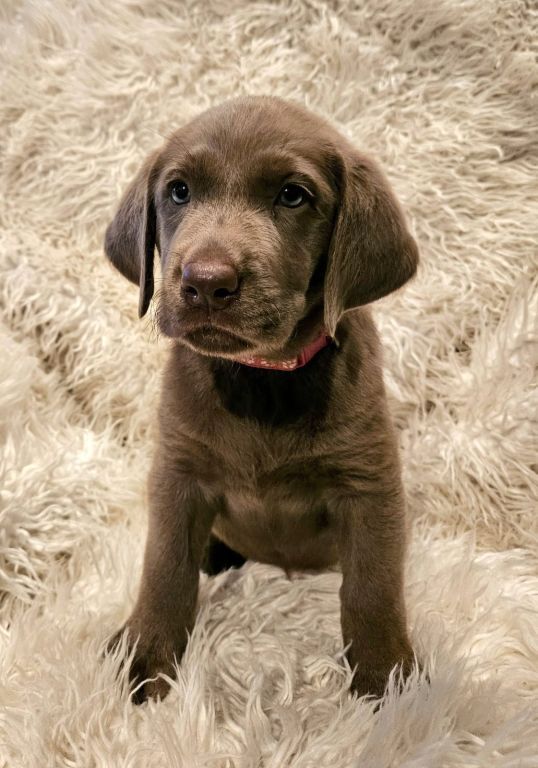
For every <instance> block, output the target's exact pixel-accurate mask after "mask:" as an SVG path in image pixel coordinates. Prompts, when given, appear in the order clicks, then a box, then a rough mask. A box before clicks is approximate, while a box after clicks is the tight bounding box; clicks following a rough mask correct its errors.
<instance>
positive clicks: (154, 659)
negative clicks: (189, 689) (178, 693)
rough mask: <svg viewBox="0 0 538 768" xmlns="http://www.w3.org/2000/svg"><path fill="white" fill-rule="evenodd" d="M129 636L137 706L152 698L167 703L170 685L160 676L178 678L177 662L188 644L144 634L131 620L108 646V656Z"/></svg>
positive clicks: (158, 634) (127, 641) (154, 633)
mask: <svg viewBox="0 0 538 768" xmlns="http://www.w3.org/2000/svg"><path fill="white" fill-rule="evenodd" d="M124 635H126V643H127V652H126V655H129V656H131V658H132V661H131V662H130V666H129V682H130V685H131V689H132V691H133V694H132V698H133V702H134V703H135V704H143V703H144V702H145V701H146V699H148V698H161V699H164V697H165V696H166V694H167V693H168V691H169V689H170V684H169V683H168V682H167V681H166V680H165V679H164V678H163V677H161V676H160V675H161V674H165V675H167V676H168V677H175V666H174V663H175V661H177V662H179V661H180V660H181V657H182V655H183V651H184V644H182V643H178V642H174V641H172V640H170V639H168V638H167V639H165V638H164V636H163V634H162V633H159V632H155V631H153V632H151V633H150V634H149V633H147V632H144V631H141V630H140V628H139V624H138V623H137V622H134V621H132V620H129V621H128V622H127V623H126V624H125V626H124V627H123V628H122V629H120V630H119V632H116V634H115V635H114V636H113V637H112V638H111V639H110V640H109V641H108V643H107V652H109V653H110V652H113V651H115V650H116V648H117V647H118V645H119V644H120V643H121V641H122V638H123V636H124ZM131 654H132V655H131Z"/></svg>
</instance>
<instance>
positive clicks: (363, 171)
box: [325, 149, 418, 336]
mask: <svg viewBox="0 0 538 768" xmlns="http://www.w3.org/2000/svg"><path fill="white" fill-rule="evenodd" d="M333 168H334V175H335V179H336V184H337V187H338V189H339V197H340V200H339V207H338V211H337V214H336V219H335V223H334V228H333V233H332V238H331V242H330V245H329V254H328V263H327V271H326V276H325V324H326V327H327V330H328V332H329V333H330V334H331V336H332V335H334V332H335V330H336V326H337V324H338V321H339V319H340V317H341V316H342V314H343V313H344V312H346V311H347V310H348V309H353V308H354V307H360V306H361V305H363V304H368V303H370V302H371V301H375V300H376V299H379V298H381V296H386V295H387V294H388V293H391V292H392V291H395V290H396V289H397V288H399V287H400V286H402V285H403V284H404V283H405V282H407V280H409V279H410V278H411V277H412V276H413V275H414V274H415V272H416V268H417V264H418V249H417V246H416V243H415V241H414V240H413V238H412V237H411V235H410V234H409V232H408V231H407V228H406V225H405V221H404V218H403V214H402V212H401V210H400V206H399V205H398V203H397V201H396V198H395V197H394V195H393V193H392V192H391V189H390V187H389V184H388V182H387V180H386V179H385V177H384V176H383V174H382V173H381V171H380V170H379V168H378V167H377V166H376V165H375V163H373V162H372V161H371V160H370V159H368V158H367V157H364V156H363V155H360V154H359V153H358V152H356V151H355V150H352V149H346V150H345V152H343V153H341V154H340V153H339V155H338V156H337V157H333Z"/></svg>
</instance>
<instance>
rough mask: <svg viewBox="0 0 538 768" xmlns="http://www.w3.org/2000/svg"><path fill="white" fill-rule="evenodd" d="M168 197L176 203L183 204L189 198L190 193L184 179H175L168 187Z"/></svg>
mask: <svg viewBox="0 0 538 768" xmlns="http://www.w3.org/2000/svg"><path fill="white" fill-rule="evenodd" d="M170 197H171V198H172V200H173V201H174V203H175V204H176V205H185V203H188V202H189V200H190V199H191V193H190V190H189V188H188V186H187V185H186V184H185V182H184V181H175V182H174V183H173V184H172V187H171V189H170Z"/></svg>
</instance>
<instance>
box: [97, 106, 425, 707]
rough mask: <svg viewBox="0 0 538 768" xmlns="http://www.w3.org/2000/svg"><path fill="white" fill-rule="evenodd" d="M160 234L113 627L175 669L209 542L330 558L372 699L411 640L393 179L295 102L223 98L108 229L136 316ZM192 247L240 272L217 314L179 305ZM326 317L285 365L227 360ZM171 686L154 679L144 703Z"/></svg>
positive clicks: (267, 555) (147, 658)
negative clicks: (135, 301)
mask: <svg viewBox="0 0 538 768" xmlns="http://www.w3.org/2000/svg"><path fill="white" fill-rule="evenodd" d="M178 180H182V181H185V182H187V183H188V186H189V188H190V190H191V200H190V202H189V203H188V204H186V205H181V206H177V205H175V204H174V203H173V202H172V201H171V200H170V185H171V184H173V183H174V182H176V181H178ZM285 183H296V184H300V185H303V186H304V187H305V188H306V189H307V190H308V192H309V194H311V197H309V199H308V203H307V204H305V205H302V206H300V207H298V208H296V209H293V210H292V209H289V208H283V207H282V205H280V204H278V203H277V202H275V201H277V200H278V199H279V197H278V195H279V190H280V189H281V188H282V186H283V185H284V184H285ZM155 247H157V249H158V251H159V254H160V259H161V270H162V276H163V281H162V288H161V290H160V291H159V294H158V297H157V306H156V315H157V321H158V324H159V327H160V329H161V331H162V332H163V333H164V334H165V335H167V336H169V337H170V338H171V339H173V343H172V346H171V350H170V358H169V361H168V365H167V367H166V371H165V374H164V380H163V387H162V396H161V402H160V406H159V440H158V445H157V448H156V452H155V458H154V462H153V467H152V469H151V473H150V479H149V502H150V509H149V533H148V538H147V544H146V553H145V561H144V570H143V575H142V583H141V587H140V593H139V597H138V601H137V603H136V606H135V609H134V611H133V613H132V615H131V617H130V619H129V620H128V622H127V625H126V628H127V629H128V631H129V636H130V638H131V640H134V639H137V638H138V645H137V648H136V652H135V660H134V663H133V666H132V668H131V676H132V678H133V679H135V678H136V679H140V680H142V679H146V678H148V677H155V676H157V674H158V673H159V672H165V673H167V674H169V675H171V674H173V663H174V660H177V661H179V660H180V659H181V656H182V654H183V652H184V649H185V645H186V642H187V633H189V632H190V631H191V630H192V628H193V625H194V621H195V613H196V601H197V590H198V579H199V569H200V567H201V566H202V565H203V562H204V553H206V551H207V547H208V543H209V542H213V543H215V542H222V543H223V544H222V547H224V545H227V547H229V549H230V550H233V552H230V554H231V555H232V554H234V553H239V554H238V557H239V555H240V556H242V557H243V558H252V559H256V560H260V561H262V562H267V563H273V564H275V565H278V566H281V567H282V568H284V569H286V570H288V571H290V570H293V569H320V568H325V567H327V566H330V565H333V564H335V563H337V562H339V563H340V564H341V567H342V572H343V582H342V588H341V602H342V608H341V614H342V633H343V640H344V643H345V644H346V645H347V644H350V646H349V650H348V652H347V655H348V659H349V662H350V664H351V666H352V667H356V670H355V673H354V677H353V689H354V690H355V691H357V692H358V693H359V694H366V693H369V694H372V695H375V696H381V695H382V694H383V691H384V688H385V685H386V683H387V679H388V675H389V672H390V670H391V669H392V668H393V667H394V665H396V664H401V665H402V668H403V672H404V674H405V673H408V672H409V670H410V669H411V666H412V663H413V653H412V649H411V646H410V643H409V640H408V635H407V628H406V616H405V607H404V599H403V588H402V569H403V559H404V553H405V540H406V526H405V502H404V494H403V490H402V483H401V476H400V475H401V473H400V464H399V458H398V450H397V441H396V437H395V434H394V430H393V427H392V425H391V421H390V417H389V414H388V412H387V406H386V398H385V391H384V387H383V377H382V368H381V352H380V345H379V341H378V336H377V333H376V330H375V327H374V324H373V321H372V318H371V315H370V312H369V310H368V308H367V307H366V306H365V305H366V304H368V303H370V302H371V301H373V300H375V299H377V298H379V297H380V296H384V295H386V294H387V293H390V292H391V291H393V290H396V289H397V288H399V287H400V286H401V285H403V284H404V283H405V282H406V281H407V280H408V279H409V278H411V277H412V275H413V274H414V272H415V270H416V266H417V261H418V254H417V249H416V245H415V243H414V241H413V239H412V237H411V236H410V235H409V233H408V231H407V229H406V226H405V223H404V220H403V217H402V214H401V212H400V209H399V206H398V204H397V202H396V201H395V199H394V197H393V195H392V192H391V191H390V188H389V186H388V184H387V182H386V180H385V179H384V177H383V176H382V174H381V172H380V171H379V169H378V168H377V167H376V165H375V164H374V163H373V162H372V161H371V160H370V159H368V158H366V157H365V156H363V155H362V154H360V153H359V152H357V151H356V150H355V149H354V148H353V147H352V146H351V145H350V144H349V143H348V142H347V141H346V140H345V139H344V138H343V137H342V136H341V135H340V134H339V133H337V132H336V131H335V130H334V129H333V128H332V127H331V126H330V125H328V124H327V123H326V122H325V121H323V120H321V119H320V118H318V117H316V116H314V115H312V114H311V113H310V112H307V111H306V110H304V109H302V108H301V107H299V106H297V105H294V104H289V103H287V102H283V101H281V100H278V99H273V98H266V97H258V98H244V99H238V100H234V101H232V102H227V103H226V104H224V105H221V106H220V107H217V108H214V109H212V110H208V111H207V112H205V113H204V114H203V115H201V116H200V117H198V118H196V119H195V120H193V121H192V122H191V123H189V124H188V125H187V126H185V127H184V128H182V129H180V130H179V131H178V132H177V133H175V134H174V135H173V136H172V137H171V138H170V140H169V141H167V142H166V144H165V145H164V147H163V148H161V149H160V150H158V151H156V152H154V153H153V154H152V155H151V156H150V158H149V159H148V160H147V161H146V163H145V164H144V166H143V167H142V169H141V171H140V172H139V174H138V175H137V177H136V178H135V180H134V181H133V183H132V184H131V186H130V188H129V189H128V190H127V192H126V193H125V195H124V198H123V200H122V202H121V204H120V207H119V210H118V212H117V214H116V216H115V218H114V220H113V222H112V223H111V225H110V226H109V228H108V230H107V234H106V244H105V250H106V253H107V256H108V257H109V259H110V260H111V261H112V263H113V264H114V265H115V266H116V267H117V268H118V269H119V270H120V271H121V272H122V273H123V274H124V275H125V276H126V277H127V278H128V279H130V280H132V281H134V282H137V283H139V284H140V297H141V298H140V313H141V314H144V312H145V311H146V310H147V308H148V306H149V303H150V300H151V296H152V293H153V255H154V249H155ZM193 260H194V261H195V262H196V263H204V264H213V263H215V262H218V261H219V260H226V261H227V263H230V264H232V265H233V267H234V269H235V270H236V271H237V274H238V276H239V280H240V283H239V285H240V288H239V290H238V292H237V294H234V295H233V296H232V297H230V301H229V302H228V303H227V304H226V306H225V307H224V308H222V309H219V310H218V311H217V310H215V311H213V310H209V309H208V308H207V307H206V308H204V307H193V306H190V305H188V303H187V302H186V301H185V296H184V294H183V293H182V291H181V290H180V286H181V285H182V282H181V281H182V275H183V271H184V268H185V265H186V264H187V263H192V262H193ZM348 310H353V311H352V312H348ZM344 313H345V314H344ZM323 327H325V328H326V329H327V330H328V331H329V333H330V335H331V336H332V337H333V339H334V342H333V343H332V344H330V345H329V346H327V347H326V348H325V349H323V350H322V351H321V352H319V353H318V354H317V355H316V356H315V357H314V358H313V359H312V360H311V361H310V362H309V363H308V364H307V365H306V366H305V367H303V368H300V369H298V370H296V371H293V372H288V371H286V372H282V371H274V370H257V369H252V368H247V367H246V366H244V365H241V364H239V363H238V362H237V358H238V357H240V356H241V355H244V354H248V355H259V356H263V357H264V358H266V359H269V360H275V361H277V360H281V359H284V358H289V357H292V356H294V355H296V354H297V353H298V352H299V351H300V350H301V349H302V348H303V347H304V346H305V345H306V344H308V343H309V342H310V341H312V339H314V338H315V337H316V336H317V335H318V334H319V332H320V330H321V329H322V328H323ZM224 549H226V547H224ZM239 561H240V560H239ZM233 562H236V561H235V560H234V561H233ZM224 565H225V563H224ZM116 641H117V638H115V640H114V642H116ZM167 688H168V685H167V684H166V682H165V681H164V680H163V679H162V678H160V677H158V678H157V679H155V680H153V681H151V682H147V683H146V684H145V685H144V686H143V687H142V688H141V689H140V690H139V692H138V694H137V696H138V700H139V701H140V700H143V699H144V698H145V697H146V696H148V695H155V694H159V695H164V694H165V693H166V691H167Z"/></svg>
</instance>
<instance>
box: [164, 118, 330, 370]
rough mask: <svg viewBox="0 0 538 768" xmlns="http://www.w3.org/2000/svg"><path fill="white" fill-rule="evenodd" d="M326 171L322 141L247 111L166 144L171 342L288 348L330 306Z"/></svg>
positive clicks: (218, 349) (213, 350)
mask: <svg viewBox="0 0 538 768" xmlns="http://www.w3.org/2000/svg"><path fill="white" fill-rule="evenodd" d="M324 160H325V159H324V158H323V157H322V156H320V153H319V150H318V146H317V142H316V137H315V135H312V131H310V132H308V131H305V130H303V131H301V132H300V133H299V135H296V131H290V125H289V120H286V115H285V114H284V115H283V114H281V113H279V112H278V111H276V110H274V109H272V110H270V114H268V111H267V110H266V109H262V110H260V109H255V110H252V109H245V107H244V106H242V105H236V106H234V107H231V108H230V107H228V108H225V109H222V108H221V109H217V110H213V111H211V112H209V113H206V114H205V115H203V116H202V117H201V118H199V119H198V120H196V121H194V122H193V123H191V124H190V125H189V126H187V127H186V128H184V129H183V130H180V131H178V132H177V133H176V134H175V135H174V136H173V137H172V138H171V139H170V141H168V143H167V144H166V146H165V147H164V149H163V150H162V152H161V153H160V155H159V157H158V158H157V160H156V166H155V167H156V169H158V170H156V171H155V174H156V178H155V188H154V189H155V191H154V199H155V210H156V219H157V238H158V243H159V250H160V254H161V269H162V275H163V284H162V289H161V290H160V292H159V297H158V298H159V303H158V307H157V318H158V322H159V325H160V328H161V330H162V331H163V332H164V333H165V334H166V335H168V336H173V337H177V338H179V339H182V340H183V341H184V342H185V343H186V344H188V345H189V346H191V347H193V348H194V349H196V350H198V351H200V352H204V353H209V354H218V355H222V356H228V355H236V354H237V353H241V352H244V351H248V352H249V353H250V352H252V351H256V352H263V353H264V354H268V353H269V352H270V351H271V350H275V351H276V350H278V349H280V348H282V346H283V345H284V344H285V342H286V341H287V339H288V338H289V337H290V336H291V334H292V333H293V331H294V328H295V326H296V325H297V323H298V322H299V320H300V319H301V318H302V317H303V316H304V315H305V313H307V312H308V311H309V310H311V309H312V305H313V304H314V303H315V302H316V301H317V302H320V301H321V290H320V289H321V286H322V281H320V280H318V281H317V282H316V281H315V280H313V276H314V273H315V271H316V266H317V265H318V264H319V263H320V261H321V260H322V259H323V257H324V255H325V254H326V252H327V248H328V244H329V240H330V236H331V232H332V220H333V217H334V212H335V206H336V190H335V188H334V183H333V182H332V179H331V175H330V171H329V168H328V166H327V163H326V161H325V162H324Z"/></svg>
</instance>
